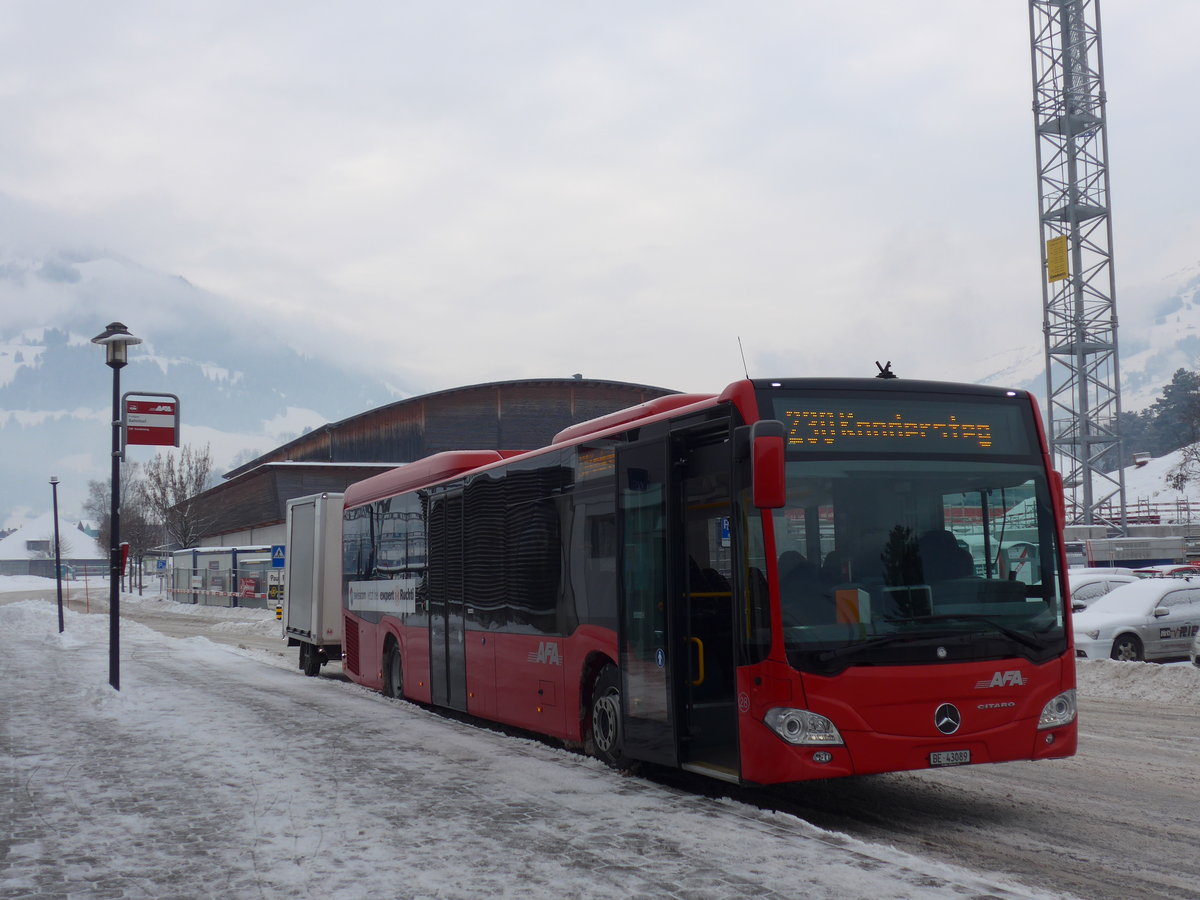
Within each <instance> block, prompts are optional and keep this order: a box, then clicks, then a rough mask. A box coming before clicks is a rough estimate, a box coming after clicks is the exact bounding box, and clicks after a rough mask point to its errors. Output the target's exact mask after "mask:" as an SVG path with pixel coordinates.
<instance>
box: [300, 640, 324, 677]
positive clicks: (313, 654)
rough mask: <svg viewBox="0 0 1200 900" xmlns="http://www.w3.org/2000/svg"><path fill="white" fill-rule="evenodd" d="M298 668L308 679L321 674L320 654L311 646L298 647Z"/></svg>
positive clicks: (304, 644) (307, 644)
mask: <svg viewBox="0 0 1200 900" xmlns="http://www.w3.org/2000/svg"><path fill="white" fill-rule="evenodd" d="M300 668H301V669H303V670H304V674H305V675H307V676H308V677H309V678H312V677H313V676H314V675H319V674H320V673H321V654H320V653H319V652H318V651H317V648H316V647H314V646H313V645H312V644H309V643H303V644H301V645H300Z"/></svg>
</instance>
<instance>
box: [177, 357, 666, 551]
mask: <svg viewBox="0 0 1200 900" xmlns="http://www.w3.org/2000/svg"><path fill="white" fill-rule="evenodd" d="M674 393H678V392H677V391H674V390H670V389H668V388H660V387H652V386H649V385H643V384H629V383H626V382H621V381H605V380H598V379H586V378H583V377H582V376H580V375H576V376H575V377H573V378H542V379H524V380H519V381H498V382H490V383H487V384H476V385H470V386H467V387H459V388H452V389H449V390H444V391H438V392H436V393H432V394H424V395H422V396H418V397H410V398H408V399H405V400H400V401H397V402H396V403H391V404H388V405H387V406H381V407H378V408H376V409H372V410H368V411H367V412H364V413H360V414H358V415H355V416H351V417H349V418H347V419H343V420H341V421H340V422H334V423H331V424H329V425H325V426H324V427H322V428H318V429H316V430H314V431H310V432H308V433H307V434H303V435H301V436H300V437H298V438H296V439H294V440H292V441H289V442H288V443H286V444H283V445H281V446H279V447H276V448H275V449H274V450H272V451H270V452H269V453H264V454H263V455H262V456H260V457H258V458H257V459H254V460H251V461H250V462H248V463H246V464H245V465H242V466H239V467H237V468H236V469H233V470H231V471H230V472H228V473H226V475H225V476H224V477H225V480H224V482H223V483H221V484H219V485H217V486H216V487H213V488H210V489H209V490H207V491H205V492H204V493H202V494H199V495H198V496H197V497H195V498H193V502H195V503H196V504H197V509H196V512H197V513H198V516H197V517H198V518H199V520H200V521H201V522H202V523H203V530H204V537H203V538H202V540H201V541H200V545H201V546H238V545H246V544H282V543H284V520H285V518H286V514H287V501H288V500H291V499H293V498H295V497H303V496H306V495H309V494H316V493H322V492H326V491H328V492H331V493H333V492H340V491H343V490H345V488H346V487H347V486H349V485H350V484H353V483H354V482H356V481H361V480H362V479H364V478H368V477H370V476H372V475H377V474H380V473H382V472H385V471H388V470H389V469H394V468H396V467H397V466H401V465H404V464H406V463H410V462H414V461H416V460H418V459H422V458H423V457H426V456H430V455H432V454H434V453H440V452H442V451H444V450H532V449H534V448H537V447H541V446H544V445H546V444H548V443H550V441H551V440H552V439H553V437H554V435H555V434H557V433H558V432H559V431H561V430H563V429H564V428H567V427H568V426H571V425H576V424H578V423H580V422H585V421H587V420H588V419H594V418H596V417H598V416H602V415H607V414H608V413H611V412H616V411H617V410H620V409H626V408H628V407H630V406H636V405H638V404H639V403H645V402H646V401H647V400H653V399H654V398H656V397H661V396H664V395H666V394H674Z"/></svg>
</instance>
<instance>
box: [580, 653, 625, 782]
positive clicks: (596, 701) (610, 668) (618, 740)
mask: <svg viewBox="0 0 1200 900" xmlns="http://www.w3.org/2000/svg"><path fill="white" fill-rule="evenodd" d="M588 738H589V739H588V750H589V751H590V752H591V754H592V755H593V756H595V757H596V758H597V759H599V760H602V761H603V762H605V763H607V764H608V765H610V766H612V767H613V768H615V769H624V768H628V766H629V764H630V762H631V760H630V759H629V757H627V756H626V755H625V735H624V733H623V731H622V728H621V676H620V673H619V672H618V671H617V667H616V666H614V665H612V664H611V663H610V664H608V665H606V666H604V668H602V669H601V670H600V671H599V672H598V673H597V674H596V680H595V681H594V682H592V704H591V712H590V715H589V716H588Z"/></svg>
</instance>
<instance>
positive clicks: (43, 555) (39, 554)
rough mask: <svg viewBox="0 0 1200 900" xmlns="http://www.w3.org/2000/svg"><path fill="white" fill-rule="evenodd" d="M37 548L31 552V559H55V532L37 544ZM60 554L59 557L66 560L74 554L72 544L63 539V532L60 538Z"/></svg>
mask: <svg viewBox="0 0 1200 900" xmlns="http://www.w3.org/2000/svg"><path fill="white" fill-rule="evenodd" d="M36 544H37V547H36V548H35V549H33V550H30V551H29V558H30V559H54V532H51V533H50V534H48V535H46V536H45V537H44V538H43V539H42V540H40V541H37V542H36ZM58 552H59V555H60V556H61V557H62V558H63V559H66V558H67V557H68V556H70V555H71V553H72V552H73V548H72V547H71V542H70V540H68V539H67V538H65V537H63V535H62V533H61V531H60V533H59V536H58Z"/></svg>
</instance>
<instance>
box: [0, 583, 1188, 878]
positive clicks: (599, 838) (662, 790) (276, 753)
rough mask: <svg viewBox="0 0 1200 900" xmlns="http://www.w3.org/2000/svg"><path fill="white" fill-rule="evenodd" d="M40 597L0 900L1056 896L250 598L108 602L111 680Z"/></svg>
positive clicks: (6, 743)
mask: <svg viewBox="0 0 1200 900" xmlns="http://www.w3.org/2000/svg"><path fill="white" fill-rule="evenodd" d="M47 587H49V589H50V590H49V591H47ZM31 595H36V596H37V597H38V598H39V599H23V598H26V597H29V596H31ZM47 596H51V597H52V596H53V582H52V581H50V580H48V579H36V578H29V579H24V578H20V579H18V578H0V633H2V634H3V635H4V636H5V638H6V641H5V643H6V649H5V657H4V671H5V677H4V678H3V679H2V680H0V717H2V720H0V750H2V752H3V755H4V759H5V764H4V768H3V769H2V770H0V774H2V777H0V820H3V821H4V822H5V825H6V834H5V835H4V836H3V837H0V898H2V900H17V898H26V897H28V898H33V897H39V898H42V897H78V898H91V897H121V898H124V897H130V898H132V897H154V898H167V897H178V898H197V897H221V898H229V897H267V898H274V897H288V898H293V897H333V898H343V897H344V898H359V897H404V898H409V897H411V898H485V897H486V898H496V897H520V898H524V900H538V898H551V897H553V898H556V900H558V898H571V897H588V898H608V897H612V898H628V897H678V898H722V897H729V898H732V897H747V896H755V897H800V896H804V897H826V898H835V897H836V898H853V897H861V898H868V897H870V898H884V897H887V898H891V897H912V898H942V897H945V898H963V897H980V898H982V897H988V898H996V897H1014V898H1015V897H1048V896H1059V895H1053V894H1046V893H1039V892H1037V891H1034V890H1031V889H1030V888H1028V887H1027V886H1024V885H1022V884H1021V883H1020V881H1019V878H1018V877H1016V876H1015V875H1012V874H1008V873H989V872H974V871H970V870H967V869H961V868H954V867H951V866H948V865H945V864H942V863H939V862H936V861H933V860H930V859H926V858H922V857H919V856H912V855H909V854H907V853H903V852H901V851H899V850H896V849H893V848H890V847H887V846H882V845H878V844H869V843H865V842H862V841H859V840H856V839H854V838H851V837H848V836H846V835H842V834H838V833H835V832H830V831H824V830H821V829H819V828H817V827H815V826H813V825H810V824H808V823H806V822H805V821H803V820H802V819H799V818H796V817H793V816H789V815H786V814H782V813H777V812H770V811H765V810H760V809H757V808H754V807H752V806H748V805H745V804H741V803H737V802H734V801H731V800H727V799H711V798H706V797H702V796H697V795H695V794H691V793H687V792H682V791H676V790H673V789H671V788H668V787H664V786H662V785H660V784H655V783H653V782H651V781H648V780H645V779H641V778H637V777H631V776H623V775H621V774H618V773H616V772H613V771H611V770H609V769H607V768H605V767H604V766H602V765H601V764H599V763H598V762H596V761H595V760H591V759H588V758H585V757H582V756H579V755H577V754H573V753H570V752H567V751H565V750H560V749H557V748H555V747H553V746H548V745H546V744H543V743H540V742H537V741H532V740H524V739H520V738H514V737H510V736H504V735H500V734H497V733H494V732H491V731H489V730H486V729H484V728H480V727H474V726H471V725H467V724H463V723H460V722H457V721H454V720H452V719H447V718H443V717H441V716H438V715H435V714H432V713H430V712H428V711H426V710H424V709H422V708H420V707H417V706H414V705H412V704H408V703H403V702H397V701H390V700H387V699H385V698H384V697H382V696H381V695H379V694H375V693H372V692H369V691H365V690H363V689H361V688H358V687H357V686H354V685H351V684H348V683H346V682H344V681H340V680H337V679H333V678H318V679H309V678H305V677H304V676H303V675H302V674H301V673H300V672H299V671H298V669H296V668H295V660H294V659H293V658H292V656H291V655H289V656H288V657H286V658H285V657H283V656H281V655H280V654H279V653H277V652H270V651H268V650H262V649H255V647H257V646H261V645H263V644H264V641H263V639H264V638H267V639H269V638H271V637H272V636H274V635H277V634H278V628H279V624H278V622H276V621H275V619H274V615H273V613H270V612H267V611H263V610H215V609H212V608H204V607H201V608H195V607H191V608H189V607H181V606H178V605H176V604H169V605H170V606H171V607H172V609H174V610H189V609H190V610H194V613H192V614H194V615H196V616H203V617H205V618H206V619H209V620H211V619H216V620H217V622H216V625H215V626H213V627H216V628H218V629H219V630H220V632H221V633H222V634H223V633H224V632H230V633H231V634H236V635H244V637H245V640H244V641H243V642H242V643H243V644H244V646H243V647H238V646H226V645H224V644H218V643H214V642H213V641H210V640H209V639H207V638H204V637H190V638H184V639H180V638H171V637H166V636H164V635H163V634H161V633H159V632H157V631H153V630H151V629H149V628H147V627H145V626H143V625H141V624H139V623H138V622H136V621H132V620H131V619H124V618H123V620H122V623H121V647H122V663H121V665H122V668H121V687H122V690H121V691H120V692H119V693H118V692H115V691H113V690H112V689H111V688H110V687H109V686H108V684H107V679H108V669H107V666H108V655H107V642H108V631H107V629H108V619H107V616H106V615H85V614H83V613H82V612H76V611H74V610H68V612H67V615H66V630H65V632H64V633H63V634H59V633H58V630H57V612H56V609H55V604H54V603H53V601H52V600H47V599H44V598H45V597H47ZM72 605H73V606H74V605H75V604H72ZM152 605H159V606H163V605H167V604H165V603H164V602H163V601H160V600H158V599H157V598H138V597H137V596H136V595H125V596H123V597H122V608H123V610H128V611H129V612H130V613H134V612H135V611H136V610H137V609H138V608H141V607H147V606H152ZM94 608H95V606H93V609H94ZM210 625H211V621H210ZM1080 693H1081V695H1083V696H1106V695H1108V696H1116V697H1124V698H1141V699H1145V698H1153V699H1155V700H1158V701H1162V702H1163V703H1165V704H1172V703H1190V704H1193V705H1194V704H1196V703H1197V702H1198V701H1197V697H1200V670H1197V669H1193V668H1192V667H1191V666H1187V665H1183V666H1165V667H1164V666H1151V665H1137V664H1128V663H1111V662H1109V661H1097V662H1090V663H1085V664H1083V665H1082V666H1081V667H1080ZM1019 868H1020V860H1013V869H1014V871H1019Z"/></svg>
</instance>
